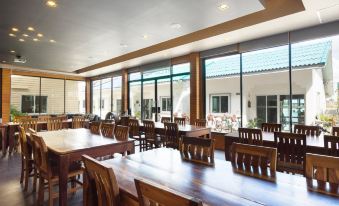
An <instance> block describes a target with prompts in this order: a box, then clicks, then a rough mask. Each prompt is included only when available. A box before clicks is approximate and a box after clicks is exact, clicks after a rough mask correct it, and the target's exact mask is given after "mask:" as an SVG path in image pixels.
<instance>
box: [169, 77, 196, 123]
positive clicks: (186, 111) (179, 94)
mask: <svg viewBox="0 0 339 206" xmlns="http://www.w3.org/2000/svg"><path fill="white" fill-rule="evenodd" d="M172 81H173V117H186V119H187V121H189V119H190V93H191V90H190V75H182V76H175V77H173V80H172Z"/></svg>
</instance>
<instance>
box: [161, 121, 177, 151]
mask: <svg viewBox="0 0 339 206" xmlns="http://www.w3.org/2000/svg"><path fill="white" fill-rule="evenodd" d="M164 128H165V136H164V137H165V146H166V147H169V148H174V149H178V148H179V129H178V124H177V123H172V122H165V123H164Z"/></svg>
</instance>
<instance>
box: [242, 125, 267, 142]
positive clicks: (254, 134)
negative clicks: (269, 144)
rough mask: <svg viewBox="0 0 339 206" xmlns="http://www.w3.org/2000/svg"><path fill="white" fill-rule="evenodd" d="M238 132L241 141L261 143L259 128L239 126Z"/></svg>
mask: <svg viewBox="0 0 339 206" xmlns="http://www.w3.org/2000/svg"><path fill="white" fill-rule="evenodd" d="M238 132H239V140H240V142H241V143H244V144H253V145H263V140H262V131H261V129H250V128H239V130H238Z"/></svg>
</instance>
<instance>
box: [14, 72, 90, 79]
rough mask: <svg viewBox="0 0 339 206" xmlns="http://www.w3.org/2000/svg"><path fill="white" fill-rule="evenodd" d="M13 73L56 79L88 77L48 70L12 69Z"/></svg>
mask: <svg viewBox="0 0 339 206" xmlns="http://www.w3.org/2000/svg"><path fill="white" fill-rule="evenodd" d="M12 74H14V75H22V76H32V77H47V78H55V79H66V80H78V81H85V79H86V78H85V77H82V76H75V75H74V76H73V75H64V74H53V73H46V72H33V71H23V70H12Z"/></svg>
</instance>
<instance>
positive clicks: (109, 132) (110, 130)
mask: <svg viewBox="0 0 339 206" xmlns="http://www.w3.org/2000/svg"><path fill="white" fill-rule="evenodd" d="M114 128H115V124H112V123H102V124H101V134H102V136H104V137H110V138H113V137H114Z"/></svg>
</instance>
